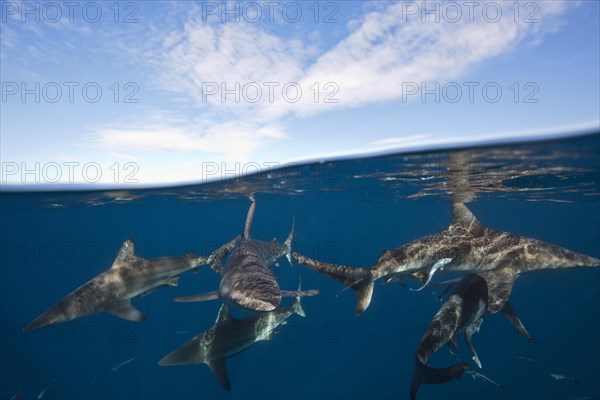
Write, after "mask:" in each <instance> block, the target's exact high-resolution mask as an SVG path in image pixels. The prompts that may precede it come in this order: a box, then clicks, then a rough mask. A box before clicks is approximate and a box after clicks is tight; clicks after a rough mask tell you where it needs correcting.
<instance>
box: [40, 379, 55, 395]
mask: <svg viewBox="0 0 600 400" xmlns="http://www.w3.org/2000/svg"><path fill="white" fill-rule="evenodd" d="M54 386H56V381H52V382H50V384H49V385H48V386H46V387H45V388H44V389H43V390H42V391H41V392H40V394H38V395H37V399H38V400H40V399H42V398H44V396H45V395H46V391H47V390H48V389H50V388H52V387H54Z"/></svg>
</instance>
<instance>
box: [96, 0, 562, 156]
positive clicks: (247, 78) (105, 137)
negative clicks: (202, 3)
mask: <svg viewBox="0 0 600 400" xmlns="http://www.w3.org/2000/svg"><path fill="white" fill-rule="evenodd" d="M421 4H422V3H421ZM495 4H500V3H498V2H495ZM536 4H538V5H539V10H538V11H537V12H536V13H535V18H537V19H538V20H539V22H537V23H524V22H522V21H520V22H519V23H516V22H515V21H514V18H513V14H512V13H511V11H510V10H509V7H510V6H511V5H512V3H510V4H509V3H506V4H504V3H502V5H503V7H504V9H503V13H504V14H503V15H504V16H503V17H502V18H501V19H500V20H499V21H497V22H495V23H492V22H490V21H489V20H486V19H485V18H484V17H483V15H482V14H481V5H480V9H479V11H478V12H476V13H475V14H474V16H475V18H474V20H473V21H469V19H468V18H467V17H466V16H463V18H461V19H460V20H459V22H457V23H443V22H442V23H436V22H435V21H432V20H431V18H429V20H427V21H425V22H423V21H422V20H421V18H420V16H414V17H411V18H408V19H406V20H403V18H404V17H405V15H404V14H403V12H405V11H406V10H405V9H404V8H403V7H404V3H402V2H399V3H391V4H387V3H386V4H385V5H384V6H378V7H376V10H375V11H371V12H369V13H367V14H366V15H364V17H362V18H361V19H360V20H358V21H352V22H351V23H349V24H348V29H349V32H348V35H347V36H346V37H345V38H344V39H342V40H341V41H339V43H337V44H336V45H334V46H333V47H332V48H329V49H321V50H319V49H315V48H314V46H312V45H311V43H310V39H307V38H296V39H284V38H282V37H278V36H276V35H275V34H274V33H272V32H269V31H268V30H267V29H266V28H265V27H264V26H262V25H260V24H247V23H243V22H242V23H216V24H211V23H204V22H202V20H201V18H200V17H199V14H198V9H194V8H193V7H192V9H191V11H190V16H189V18H188V19H187V20H185V21H184V23H179V24H173V25H172V26H170V28H166V29H162V30H161V29H150V32H151V35H153V37H152V38H151V39H148V40H147V42H148V43H150V45H148V44H145V45H142V44H140V46H141V47H144V48H145V50H144V51H142V52H139V51H137V50H136V51H135V52H134V53H133V55H134V58H135V57H140V56H141V57H143V60H139V59H138V61H139V62H142V61H143V62H146V63H148V64H150V65H151V66H152V68H153V70H154V74H153V76H154V79H156V82H157V83H158V85H159V86H160V87H161V88H162V89H163V90H164V91H166V92H168V93H170V94H171V95H175V96H177V97H183V98H185V99H187V101H188V102H189V103H191V104H192V107H193V108H195V109H196V110H198V113H199V114H201V116H200V117H198V118H196V119H195V120H194V121H191V122H189V123H187V124H186V123H184V124H180V123H177V124H171V123H170V121H169V118H165V119H163V121H162V122H163V123H162V124H158V125H148V126H146V127H143V128H139V129H138V128H136V129H129V128H127V129H98V130H96V132H95V143H96V144H98V145H100V146H102V147H105V148H109V149H112V150H118V151H129V152H132V151H150V150H156V151H200V152H208V153H212V154H216V155H221V156H222V157H225V158H233V157H240V158H242V159H247V158H248V157H250V155H251V154H252V153H253V152H254V151H255V150H257V149H260V148H264V147H265V146H268V145H269V144H270V143H273V142H275V141H278V140H281V139H284V138H286V134H285V130H284V127H282V122H281V121H282V119H283V118H284V117H286V116H290V115H291V116H309V115H313V114H316V113H321V112H327V111H333V110H336V109H340V108H347V107H358V106H362V105H365V104H369V103H373V102H385V101H393V100H396V99H399V98H401V96H402V95H403V91H404V88H405V84H406V83H412V82H415V83H421V82H431V81H440V82H444V81H448V80H451V79H455V78H457V77H460V76H463V75H464V74H466V73H467V72H468V71H469V70H470V69H471V68H473V66H475V65H477V64H478V63H480V62H482V61H484V60H488V59H491V58H493V57H495V56H498V55H499V54H502V53H506V52H509V51H511V50H513V49H515V48H516V46H517V45H519V44H520V43H522V42H523V41H525V40H526V39H530V40H531V41H538V40H539V39H540V37H542V35H543V34H544V33H545V32H547V31H551V30H552V29H553V28H552V27H553V26H555V21H556V18H555V17H557V16H560V15H562V14H563V13H564V12H565V10H566V8H567V3H566V2H565V1H551V2H540V3H536ZM421 7H422V5H421ZM463 11H464V10H463ZM522 17H523V16H522ZM520 19H521V20H522V19H523V18H520ZM156 36H157V37H156ZM148 46H150V47H148ZM117 47H118V48H121V49H122V48H125V47H126V46H122V45H118V44H117ZM315 54H316V56H315ZM252 82H255V83H256V84H257V85H258V86H259V87H261V88H262V95H261V96H260V98H259V100H258V101H256V102H251V101H248V99H247V98H244V96H243V95H244V92H243V91H242V92H241V93H240V96H241V98H240V100H239V101H235V100H234V96H233V95H231V94H229V95H227V97H225V99H222V97H221V96H220V95H219V94H220V93H219V94H217V95H211V96H207V95H206V93H203V90H204V89H206V88H207V84H209V85H213V84H216V85H217V87H218V89H219V92H220V91H221V86H220V85H221V84H223V85H225V87H227V88H228V89H233V88H235V87H236V84H239V85H240V90H241V88H243V87H244V85H246V84H251V83H252ZM265 82H276V83H277V84H279V86H277V87H276V88H275V91H274V97H273V98H271V97H270V96H269V88H268V86H266V85H265ZM290 82H298V83H299V84H300V87H301V88H302V96H301V97H300V100H299V101H297V102H294V103H292V102H290V101H286V99H285V98H284V97H283V94H282V91H281V89H282V87H283V85H285V84H286V83H290ZM315 82H317V83H318V84H319V87H320V89H321V92H320V96H319V101H315V98H314V93H313V91H311V89H310V88H311V87H313V88H314V86H313V85H314V84H315ZM328 82H333V83H334V84H335V85H336V86H337V88H339V91H338V92H337V93H336V94H335V96H334V99H336V100H337V102H331V103H325V102H324V101H323V100H324V96H325V95H327V94H328V93H332V87H330V88H329V90H325V89H326V88H325V87H324V85H325V84H326V83H328ZM253 87H255V86H253ZM334 87H335V86H334ZM211 88H212V89H215V86H211ZM255 93H256V92H254V91H250V92H247V93H246V94H250V96H253V95H254V94H255ZM200 120H201V121H202V123H200V122H198V121H200ZM113 126H114V125H113ZM386 140H392V141H390V142H389V144H393V143H395V142H393V140H396V141H397V140H400V139H386ZM380 144H381V143H380Z"/></svg>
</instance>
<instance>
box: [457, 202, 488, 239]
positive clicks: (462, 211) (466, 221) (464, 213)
mask: <svg viewBox="0 0 600 400" xmlns="http://www.w3.org/2000/svg"><path fill="white" fill-rule="evenodd" d="M450 227H451V228H452V227H460V228H462V229H465V230H466V231H467V232H469V233H470V234H471V235H474V236H478V235H481V234H483V225H481V222H479V220H477V217H475V215H474V214H473V213H472V212H471V210H469V209H468V208H467V206H465V205H464V204H463V203H454V204H453V205H452V224H451V225H450Z"/></svg>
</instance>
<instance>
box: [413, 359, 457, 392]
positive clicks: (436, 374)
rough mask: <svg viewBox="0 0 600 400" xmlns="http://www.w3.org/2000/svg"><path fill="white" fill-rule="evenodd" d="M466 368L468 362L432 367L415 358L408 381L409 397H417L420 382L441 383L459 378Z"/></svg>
mask: <svg viewBox="0 0 600 400" xmlns="http://www.w3.org/2000/svg"><path fill="white" fill-rule="evenodd" d="M468 369H469V364H456V365H453V366H451V367H448V368H432V367H430V366H428V365H425V364H423V363H422V362H421V361H419V360H418V359H417V360H416V362H415V371H414V372H413V377H412V381H411V383H410V399H411V400H414V399H416V398H417V392H418V390H419V387H420V386H421V384H441V383H446V382H450V381H451V380H453V379H460V377H461V375H462V374H463V372H465V371H466V370H468Z"/></svg>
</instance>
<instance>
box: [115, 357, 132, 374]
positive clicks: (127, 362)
mask: <svg viewBox="0 0 600 400" xmlns="http://www.w3.org/2000/svg"><path fill="white" fill-rule="evenodd" d="M135 357H136V356H133V357H131V358H130V359H129V360H125V361H123V362H122V363H119V364H117V365H115V366H114V367H113V368H112V370H113V371H116V370H118V369H119V368H121V367H122V366H124V365H127V364H129V363H130V362H132V361H133V360H135Z"/></svg>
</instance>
